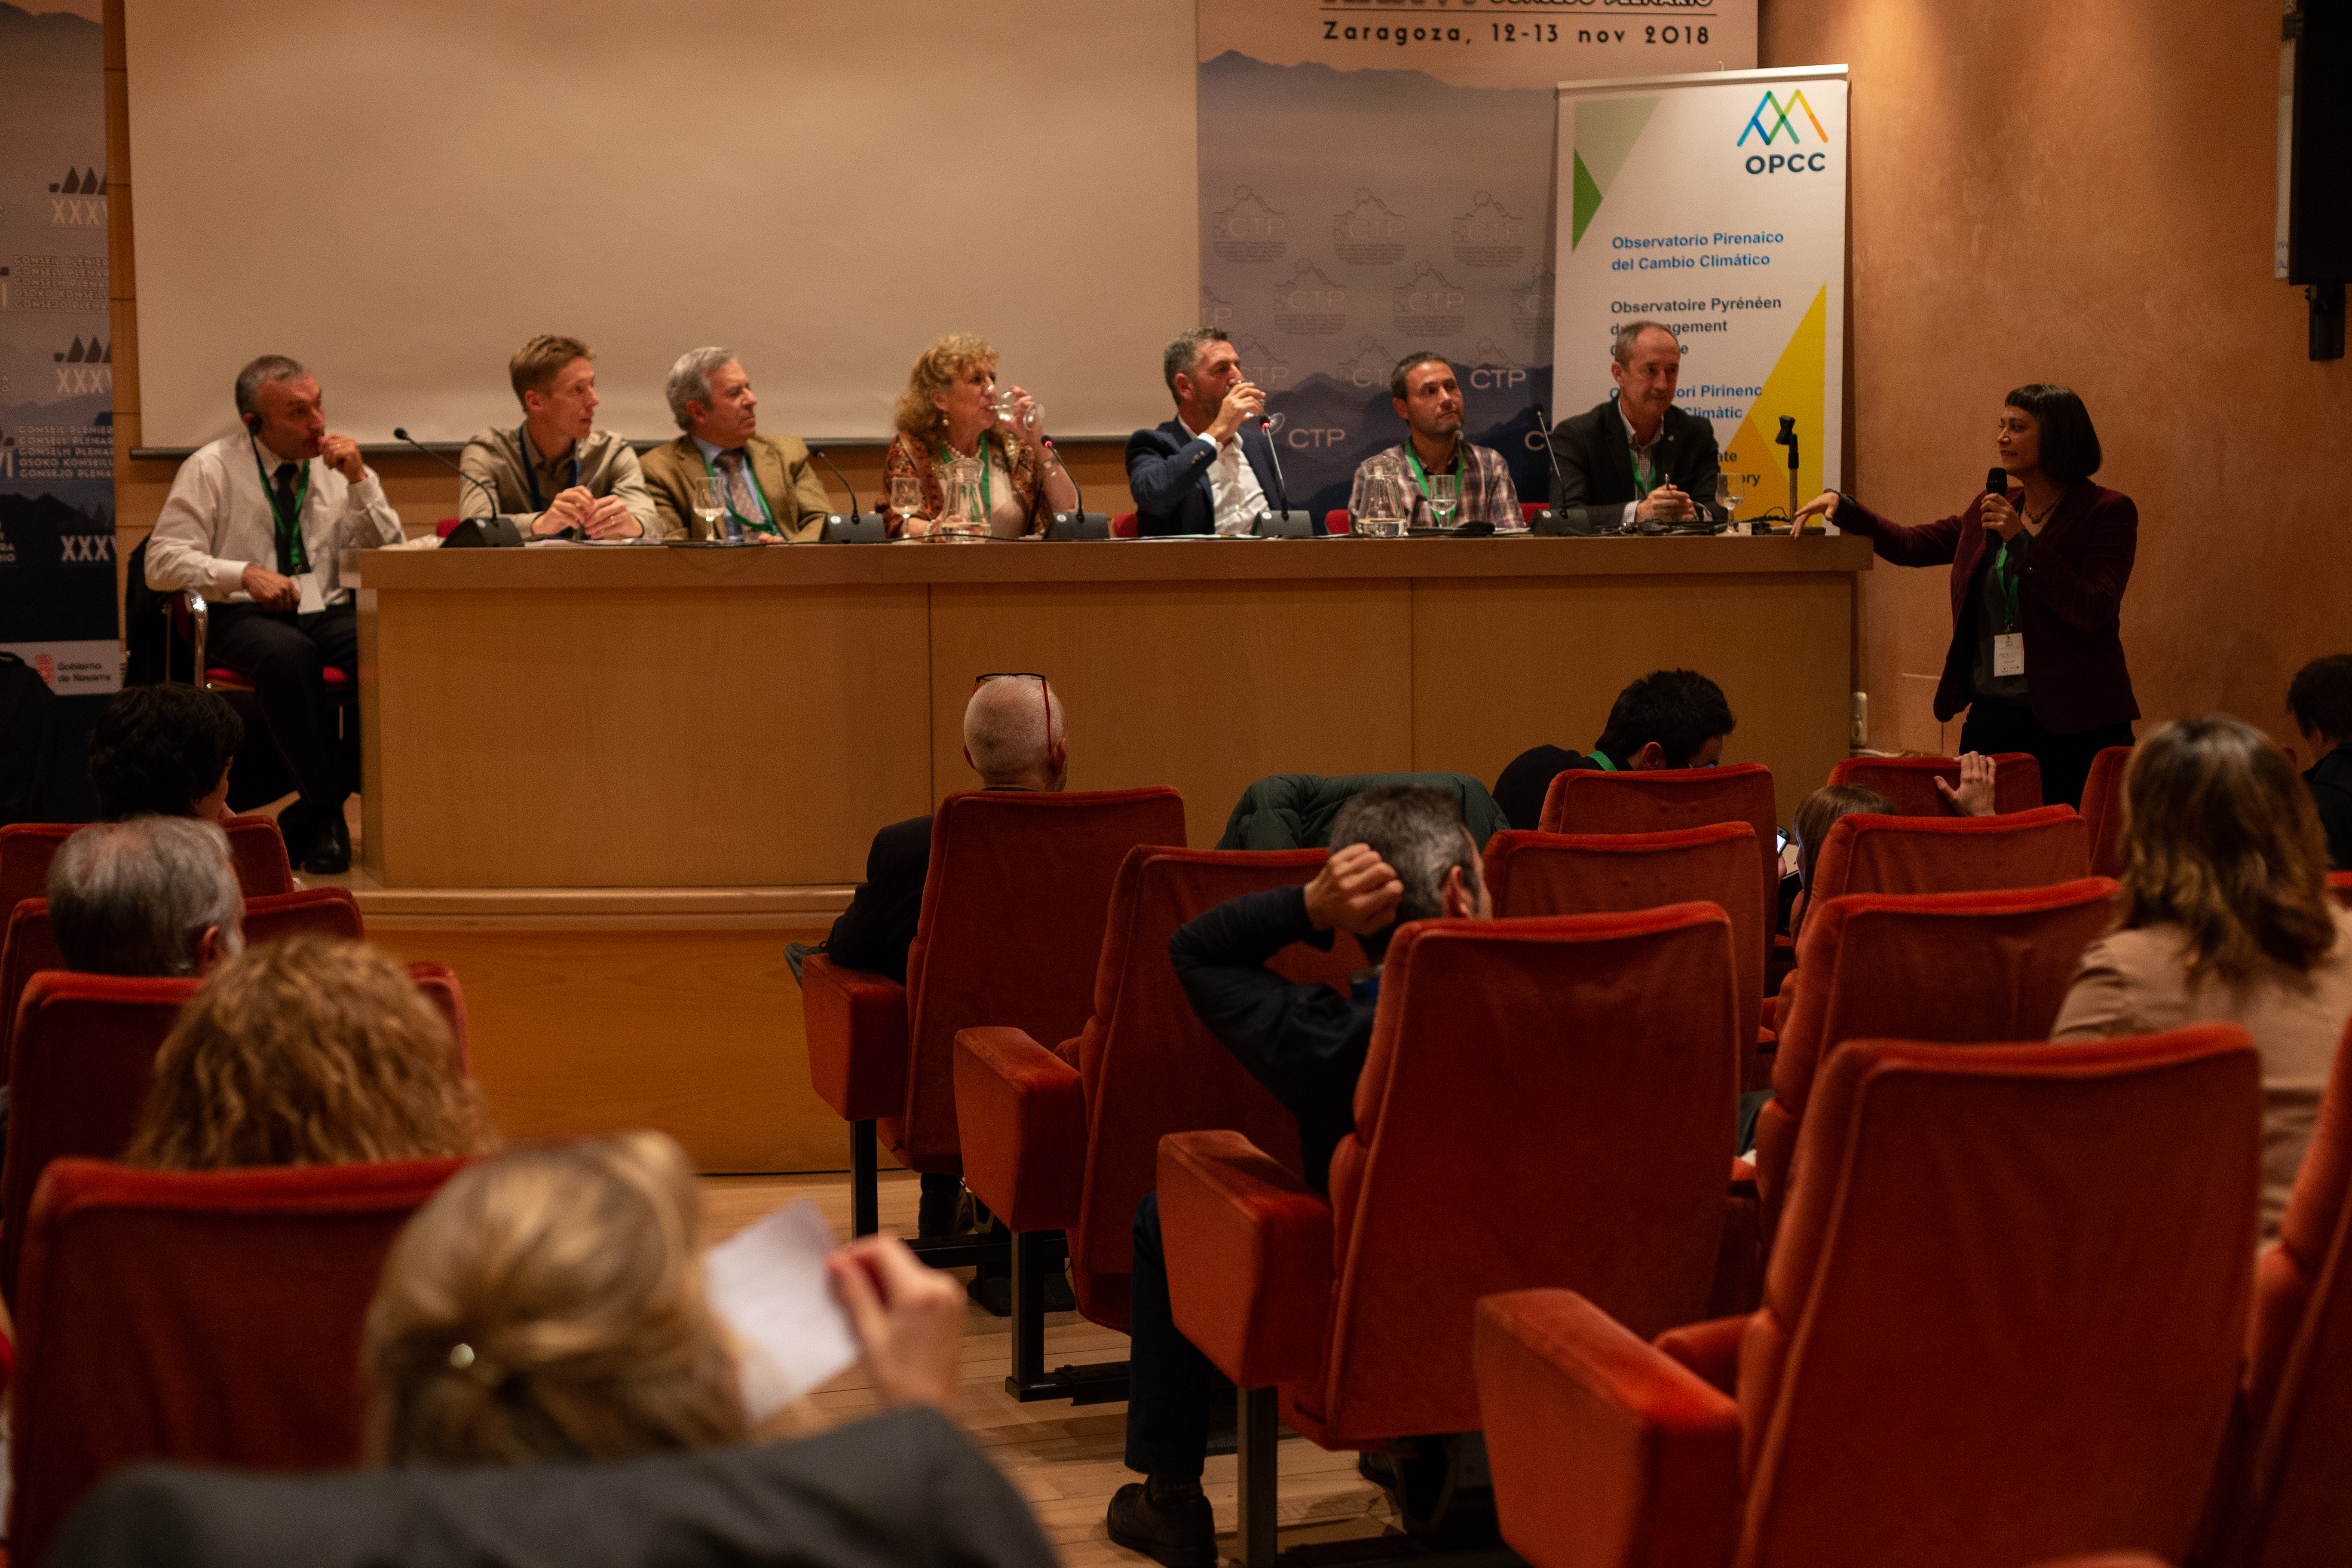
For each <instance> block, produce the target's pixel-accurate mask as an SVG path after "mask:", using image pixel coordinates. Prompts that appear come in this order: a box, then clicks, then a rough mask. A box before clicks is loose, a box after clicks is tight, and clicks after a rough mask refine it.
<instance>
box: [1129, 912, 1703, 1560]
mask: <svg viewBox="0 0 2352 1568" xmlns="http://www.w3.org/2000/svg"><path fill="white" fill-rule="evenodd" d="M1747 1004H1748V998H1746V997H1743V996H1740V995H1738V993H1737V990H1736V986H1735V984H1734V980H1733V967H1732V956H1731V925H1730V921H1729V919H1728V918H1727V916H1726V915H1725V914H1724V912H1723V911H1722V910H1719V909H1717V908H1716V907H1715V906H1713V905H1711V904H1677V905H1673V906H1670V907H1668V908H1665V909H1661V910H1650V911H1648V912H1646V913H1643V914H1630V915H1628V914H1606V915H1562V916H1557V917H1552V918H1549V919H1540V920H1525V921H1419V922H1415V923H1413V924H1411V925H1407V926H1405V927H1404V928H1403V929H1402V930H1401V931H1399V932H1398V933H1397V935H1396V938H1395V940H1394V942H1392V943H1391V946H1390V949H1389V952H1388V962H1387V966H1386V968H1385V970H1384V971H1383V974H1382V981H1381V998H1380V1009H1379V1013H1378V1015H1377V1017H1376V1019H1375V1022H1374V1024H1373V1028H1372V1039H1371V1048H1370V1055H1369V1057H1368V1058H1367V1060H1366V1061H1365V1064H1364V1069H1363V1074H1362V1077H1361V1078H1360V1079H1359V1081H1358V1083H1357V1087H1356V1098H1355V1122H1356V1131H1354V1132H1353V1133H1352V1134H1350V1135H1349V1137H1347V1138H1344V1139H1342V1140H1341V1141H1340V1142H1339V1149H1338V1152H1336V1154H1335V1155H1334V1156H1333V1159H1332V1163H1331V1190H1330V1194H1329V1195H1328V1198H1327V1197H1326V1196H1324V1195H1323V1194H1318V1193H1316V1192H1315V1191H1313V1190H1312V1189H1311V1188H1309V1187H1307V1185H1306V1184H1304V1183H1302V1182H1301V1181H1299V1180H1298V1178H1297V1176H1296V1175H1294V1174H1292V1173H1290V1172H1289V1171H1287V1170H1286V1169H1284V1167H1283V1166H1282V1164H1281V1163H1280V1162H1279V1161H1277V1160H1276V1159H1275V1158H1273V1157H1272V1156H1271V1155H1269V1154H1268V1153H1266V1152H1263V1151H1261V1150H1260V1149H1258V1148H1256V1147H1255V1146H1254V1145H1253V1144H1252V1143H1251V1142H1250V1141H1249V1139H1247V1138H1246V1137H1244V1136H1243V1135H1242V1134H1240V1133H1238V1132H1231V1131H1225V1132H1183V1133H1177V1134H1174V1135H1172V1136H1170V1137H1167V1138H1164V1139H1162V1140H1161V1141H1160V1183H1159V1196H1160V1223H1161V1226H1162V1228H1163V1231H1164V1234H1165V1237H1166V1243H1167V1257H1168V1272H1169V1289H1170V1292H1171V1302H1172V1305H1173V1308H1174V1312H1175V1320H1176V1326H1177V1328H1179V1329H1180V1330H1181V1331H1183V1333H1184V1336H1185V1337H1186V1338H1187V1339H1189V1340H1191V1341H1192V1343H1194V1344H1195V1345H1197V1346H1199V1347H1200V1349H1201V1350H1202V1352H1203V1353H1204V1354H1205V1355H1207V1356H1208V1358H1209V1359H1210V1360H1211V1361H1212V1362H1213V1363H1216V1365H1217V1366H1218V1367H1219V1368H1220V1369H1222V1370H1223V1372H1224V1373H1225V1374H1226V1375H1227V1376H1229V1377H1231V1378H1232V1379H1233V1380H1234V1383H1235V1384H1237V1385H1238V1386H1239V1387H1240V1388H1242V1389H1243V1390H1244V1391H1245V1392H1244V1395H1243V1397H1244V1401H1245V1407H1244V1412H1243V1417H1244V1418H1243V1420H1242V1421H1241V1423H1240V1427H1241V1434H1242V1435H1241V1443H1242V1454H1241V1468H1242V1474H1243V1488H1244V1491H1243V1496H1244V1517H1243V1520H1242V1538H1243V1542H1244V1561H1245V1562H1246V1563H1249V1564H1251V1565H1252V1568H1257V1565H1259V1564H1262V1563H1270V1562H1271V1556H1272V1547H1273V1536H1274V1488H1273V1479H1274V1474H1273V1472H1274V1452H1273V1447H1274V1445H1273V1444H1272V1442H1271V1441H1267V1440H1265V1439H1267V1438H1270V1437H1271V1436H1272V1431H1271V1418H1272V1407H1273V1405H1274V1402H1275V1398H1276V1393H1277V1391H1278V1394H1279V1402H1280V1410H1281V1415H1282V1418H1283V1419H1284V1420H1285V1421H1286V1422H1287V1423H1288V1424H1289V1425H1290V1426H1293V1427H1295V1428H1297V1430H1298V1431H1300V1432H1302V1433H1304V1434H1305V1435H1306V1436H1308V1437H1310V1438H1312V1439H1313V1440H1314V1441H1315V1442H1316V1443H1318V1445H1320V1446H1322V1447H1327V1448H1364V1447H1380V1446H1381V1444H1382V1443H1383V1442H1385V1441H1386V1440H1387V1439H1389V1438H1392V1437H1398V1436H1405V1435H1408V1434H1416V1433H1433V1432H1461V1431H1468V1430H1474V1429H1475V1428H1476V1427H1477V1426H1479V1425H1480V1421H1479V1415H1478V1407H1477V1398H1476V1390H1475V1386H1474V1384H1473V1383H1472V1381H1471V1375H1470V1326H1471V1318H1472V1307H1473V1304H1474V1303H1475V1301H1476V1300H1477V1299H1478V1298H1479V1297H1481V1296H1486V1295H1491V1294H1493V1293H1495V1292H1496V1291H1498V1290H1503V1289H1520V1288H1525V1287H1528V1286H1533V1285H1538V1284H1541V1285H1561V1286H1570V1287H1573V1288H1575V1289H1582V1290H1586V1291H1588V1292H1590V1293H1591V1295H1592V1296H1593V1297H1594V1298H1595V1299H1597V1300H1600V1301H1601V1302H1602V1303H1603V1304H1604V1310H1607V1311H1609V1312H1611V1313H1612V1314H1614V1315H1615V1316H1617V1317H1618V1318H1620V1319H1622V1320H1623V1321H1627V1322H1629V1323H1633V1324H1634V1325H1636V1326H1637V1327H1638V1328H1639V1329H1640V1331H1642V1332H1643V1333H1645V1334H1647V1333H1656V1332H1658V1331H1661V1330H1663V1329H1665V1328H1668V1327H1671V1326H1673V1325H1675V1324H1676V1323H1682V1322H1688V1321H1692V1320H1693V1319H1695V1318H1696V1317H1697V1316H1699V1315H1700V1314H1701V1313H1702V1312H1703V1311H1704V1310H1706V1302H1707V1299H1708V1293H1709V1290H1710V1289H1711V1287H1712V1284H1713V1280H1714V1275H1715V1269H1716V1259H1717V1242H1718V1240H1719V1239H1720V1237H1721V1234H1722V1229H1723V1217H1724V1208H1725V1202H1724V1188H1723V1182H1724V1164H1725V1156H1726V1151H1727V1149H1728V1148H1729V1147H1730V1136H1731V1131H1732V1124H1733V1121H1734V1117H1735V1104H1736V1100H1737V1090H1738V1068H1739V1057H1740V1049H1741V1047H1742V1044H1743V1037H1742V1030H1741V1026H1742V1024H1743V1023H1745V1021H1746V1013H1747Z"/></svg>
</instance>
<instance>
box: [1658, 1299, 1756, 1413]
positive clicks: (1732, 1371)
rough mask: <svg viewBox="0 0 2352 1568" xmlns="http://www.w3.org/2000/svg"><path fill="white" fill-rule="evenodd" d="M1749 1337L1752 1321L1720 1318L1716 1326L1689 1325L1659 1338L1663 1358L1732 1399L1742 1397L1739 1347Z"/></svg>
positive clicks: (1739, 1318)
mask: <svg viewBox="0 0 2352 1568" xmlns="http://www.w3.org/2000/svg"><path fill="white" fill-rule="evenodd" d="M1747 1337H1748V1319H1747V1317H1746V1316H1745V1315H1744V1314H1743V1315H1742V1316H1739V1317H1737V1318H1717V1319H1716V1320H1714V1321H1712V1322H1706V1323H1685V1325H1684V1326H1683V1327H1681V1328H1679V1329H1668V1330H1667V1331H1665V1332H1664V1333H1663V1334H1660V1335H1659V1336H1658V1338H1657V1342H1656V1343H1657V1347H1658V1351H1659V1352H1660V1353H1661V1354H1663V1355H1664V1356H1666V1357H1667V1358H1668V1359H1670V1360H1672V1361H1674V1362H1675V1363H1677V1364H1679V1365H1682V1366H1686V1367H1688V1368H1690V1370H1691V1371H1692V1372H1694V1373H1697V1374H1698V1376H1699V1377H1700V1378H1701V1379H1702V1380H1703V1381H1705V1382H1706V1384H1707V1385H1708V1386H1709V1387H1711V1388H1713V1389H1715V1391H1716V1392H1717V1393H1718V1394H1724V1395H1726V1396H1727V1397H1728V1398H1734V1399H1736V1398H1738V1396H1739V1346H1740V1343H1741V1342H1742V1341H1744V1340H1745V1339H1747Z"/></svg>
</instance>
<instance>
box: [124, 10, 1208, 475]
mask: <svg viewBox="0 0 2352 1568" xmlns="http://www.w3.org/2000/svg"><path fill="white" fill-rule="evenodd" d="M126 12H127V15H126V26H125V35H126V36H125V41H126V44H127V46H128V49H129V62H128V63H129V89H130V92H129V96H130V109H131V175H132V187H131V188H132V193H133V197H134V203H135V205H134V207H133V212H132V221H133V225H134V244H135V247H136V252H135V255H136V264H137V298H138V311H139V344H138V346H139V377H140V388H139V391H140V400H141V410H142V416H143V420H142V426H143V427H142V445H143V446H145V447H163V448H170V447H193V446H196V445H199V444H201V443H203V442H205V441H208V440H211V439H213V438H214V437H217V436H220V435H224V434H226V433H227V432H228V431H230V430H232V429H234V428H235V426H236V418H235V412H234V409H233V408H232V406H231V403H230V384H231V383H232V381H233V380H234V378H235V376H236V368H237V367H238V366H239V365H240V364H242V363H245V361H247V359H250V358H251V357H252V356H254V355H255V354H257V353H290V354H293V355H295V356H297V357H298V358H300V359H302V360H303V361H305V362H306V363H308V364H309V365H310V367H311V368H312V370H314V371H315V372H316V373H317V374H318V375H319V378H320V383H321V384H322V385H323V386H324V388H325V390H326V395H327V412H328V417H329V422H330V424H331V426H333V427H334V428H336V429H338V430H341V431H344V432H345V433H347V434H350V435H352V436H354V437H358V438H359V439H360V440H361V441H362V442H365V443H369V444H376V443H382V442H386V441H389V440H390V439H391V432H392V428H393V426H395V425H405V426H407V427H408V428H409V430H410V432H411V433H412V434H413V435H415V436H417V437H422V438H423V439H425V440H426V441H428V442H441V441H457V440H462V439H464V438H465V437H466V436H467V435H468V434H470V433H471V432H472V431H474V430H476V429H478V428H479V427H481V426H484V425H486V424H490V423H493V422H511V421H512V420H513V419H514V418H515V417H516V416H517V413H518V410H517V408H516V406H515V402H514V397H513V395H512V393H511V392H510V391H509V388H508V385H507V374H506V363H507V359H508V357H509V355H510V354H511V353H513V352H514V351H515V350H516V349H517V348H519V347H520V345H521V344H522V342H524V341H525V340H526V339H528V338H529V337H530V336H531V335H532V334H533V333H536V332H542V331H553V332H568V333H571V334H572V335H573V336H576V337H579V338H582V339H584V340H585V341H586V342H588V343H589V344H591V345H592V346H593V348H594V349H595V351H596V356H597V389H598V391H599V393H600V395H602V397H603V399H604V406H603V408H602V410H601V411H600V412H599V414H598V416H597V417H598V421H599V423H600V424H602V425H604V426H607V427H609V428H611V429H614V430H617V431H619V432H621V433H622V434H624V435H626V436H630V437H637V438H641V439H651V438H659V437H667V436H670V435H673V434H675V433H676V426H675V424H674V423H673V421H672V420H671V418H670V416H669V413H668V409H667V405H666V404H665V403H664V401H663V398H662V390H661V387H662V380H663V377H664V375H665V374H667V371H668V368H669V365H670V363H671V362H672V361H673V360H675V359H676V358H677V355H678V354H679V353H681V352H683V351H685V350H687V349H689V348H695V347H698V346H701V345H704V344H709V343H723V344H727V345H729V346H730V347H733V348H735V349H736V350H738V351H739V353H740V354H741V355H742V358H743V360H744V363H745V368H746V369H747V370H749V371H750V372H751V378H752V384H753V385H754V387H755V389H756V390H757V391H758V392H759V394H760V396H761V414H760V421H761V427H762V428H764V429H770V430H776V431H786V432H792V433H795V434H800V435H803V436H806V437H810V438H812V439H817V440H854V439H858V438H881V437H887V435H888V434H889V432H890V429H891V418H890V411H891V407H892V405H893V404H894V403H895V401H896V398H897V395H898V391H899V390H900V389H901V388H902V387H903V386H904V385H905V384H906V377H907V371H908V366H909V365H910V364H911V363H913V361H914V358H915V355H916V354H917V353H919V351H920V350H921V349H922V347H923V346H924V345H925V344H926V343H928V342H930V341H932V340H933V339H934V338H936V337H938V336H940V334H942V333H945V332H949V331H975V332H979V333H982V335H984V336H986V337H988V338H989V339H990V340H991V341H992V342H994V343H995V344H996V346H997V348H998V350H999V351H1000V353H1002V355H1003V359H1002V363H1001V367H1000V370H1001V374H1003V376H1005V377H1006V378H1009V379H1011V380H1013V381H1015V382H1018V383H1019V384H1022V385H1023V386H1024V387H1026V388H1027V389H1028V390H1029V391H1030V392H1032V393H1034V395H1036V396H1037V398H1038V399H1039V401H1041V402H1042V403H1043V404H1044V405H1045V410H1046V416H1047V421H1048V424H1049V425H1050V426H1051V427H1052V428H1053V429H1054V430H1055V433H1056V434H1058V435H1062V436H1065V437H1124V436H1125V435H1126V434H1127V433H1128V432H1129V430H1132V429H1134V428H1136V427H1137V426H1141V425H1150V424H1156V423H1157V422H1159V421H1160V420H1161V419H1164V418H1165V417H1167V414H1168V397H1167V393H1166V391H1165V389H1164V387H1163V386H1162V385H1161V383H1160V350H1161V349H1162V347H1163V346H1164V345H1165V344H1166V342H1167V341H1168V339H1169V338H1171V336H1173V335H1174V334H1175V333H1177V332H1179V331H1182V330H1183V329H1185V328H1186V327H1188V326H1190V325H1192V324H1193V322H1194V321H1196V320H1197V318H1198V313H1199V300H1200V294H1199V278H1200V257H1199V239H1198V228H1197V218H1196V216H1195V215H1196V214H1197V212H1198V207H1199V203H1198V195H1197V191H1196V189H1195V184H1196V182H1195V173H1194V171H1195V167H1196V156H1195V151H1194V147H1195V134H1194V122H1195V115H1194V107H1193V104H1194V93H1193V72H1194V65H1193V22H1192V4H1191V0H1078V3H1076V4H1069V3H1062V4H1055V3H1053V0H981V3H979V4H971V3H969V0H967V3H964V4H954V3H951V0H891V3H890V4H887V5H857V4H850V5H811V4H806V3H803V0H784V3H778V4H762V3H760V0H709V3H705V4H697V5H665V4H660V3H658V0H638V3H635V4H623V3H621V0H570V3H569V4H564V5H546V4H520V3H512V0H468V3H460V0H397V3H392V4H387V3H384V0H372V3H358V0H328V3H325V4H319V5H299V6H294V7H287V6H256V5H250V4H243V3H238V0H127V5H126Z"/></svg>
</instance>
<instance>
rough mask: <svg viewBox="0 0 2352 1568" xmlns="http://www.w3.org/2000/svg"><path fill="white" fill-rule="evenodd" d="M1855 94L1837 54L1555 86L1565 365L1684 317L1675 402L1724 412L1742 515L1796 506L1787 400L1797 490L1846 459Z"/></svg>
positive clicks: (1835, 472)
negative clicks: (1649, 326)
mask: <svg viewBox="0 0 2352 1568" xmlns="http://www.w3.org/2000/svg"><path fill="white" fill-rule="evenodd" d="M1845 110H1846V72H1845V68H1844V67H1843V66H1815V67H1809V68H1803V69H1792V70H1785V71H1722V72H1716V73H1710V74H1706V75H1701V76H1683V77H1664V78H1653V79H1644V80H1638V81H1585V82H1563V83H1561V84H1560V88H1559V198H1558V224H1559V242H1558V243H1559V249H1558V252H1557V254H1558V257H1559V263H1558V265H1559V294H1558V298H1557V302H1556V306H1555V309H1556V311H1557V314H1556V316H1555V318H1554V327H1553V339H1552V363H1553V366H1554V370H1555V374H1557V375H1558V376H1559V378H1560V379H1561V381H1562V383H1563V384H1570V382H1571V381H1572V378H1573V373H1574V370H1575V368H1576V367H1579V366H1583V365H1588V364H1589V365H1591V366H1594V367H1597V368H1600V369H1601V370H1603V371H1604V372H1605V369H1606V365H1607V360H1608V354H1609V348H1610V342H1611V339H1612V334H1614V332H1615V331H1616V330H1617V329H1618V328H1619V327H1620V326H1622V325H1623V324H1624V323H1625V322H1627V321H1637V320H1640V319H1642V318H1643V317H1648V318H1650V319H1651V320H1654V321H1663V322H1664V323H1666V324H1667V325H1668V326H1670V327H1672V328H1673V329H1674V331H1675V336H1676V337H1677V338H1679V339H1680V340H1681V342H1682V346H1683V361H1682V381H1681V385H1680V388H1679V390H1678V391H1677V392H1676V394H1675V403H1676V404H1677V405H1680V406H1681V407H1683V408H1684V409H1685V410H1687V411H1688V412H1690V413H1693V414H1696V415H1698V416H1700V417H1702V418H1705V419H1707V420H1710V421H1712V422H1713V423H1714V425H1715V437H1716V444H1717V448H1718V449H1719V450H1720V451H1722V452H1723V453H1724V454H1725V455H1726V456H1727V458H1730V459H1732V466H1733V467H1734V468H1736V470H1737V471H1738V472H1739V473H1740V474H1741V475H1742V476H1743V477H1744V479H1745V480H1746V484H1745V490H1746V495H1747V499H1746V500H1744V501H1743V502H1742V504H1741V506H1740V509H1739V515H1740V516H1742V517H1749V518H1752V517H1755V516H1758V515H1759V514H1761V513H1762V512H1763V511H1764V510H1766V509H1768V508H1770V507H1784V506H1786V505H1787V502H1788V496H1789V484H1788V468H1787V461H1788V458H1787V448H1786V447H1780V446H1777V445H1775V444H1774V439H1773V438H1774V437H1775V436H1777V435H1778V434H1779V432H1780V420H1781V418H1782V417H1784V416H1786V417H1789V418H1792V419H1794V420H1795V422H1796V423H1795V431H1796V436H1797V448H1798V455H1799V464H1798V469H1797V493H1798V494H1799V495H1800V496H1801V497H1804V498H1806V499H1808V500H1810V499H1811V497H1813V496H1815V495H1817V494H1819V493H1820V492H1821V491H1822V489H1824V488H1825V485H1824V480H1823V476H1824V475H1826V476H1828V482H1829V483H1832V484H1833V483H1835V482H1836V479H1837V478H1838V476H1839V474H1840V472H1841V469H1842V462H1841V459H1842V457H1843V454H1842V453H1841V451H1840V449H1839V431H1840V429H1841V427H1842V426H1843V410H1844V396H1845V388H1844V384H1843V377H1842V375H1841V374H1840V372H1841V366H1842V364H1843V338H1844V332H1843V323H1844V320H1845V298H1844V278H1845V183H1846V133H1845V130H1846V112H1845ZM1577 412H1579V410H1578V409H1577V408H1576V407H1575V406H1572V405H1570V404H1569V403H1568V400H1567V399H1566V398H1565V397H1563V398H1562V399H1561V408H1560V410H1559V413H1560V416H1567V415H1570V414H1574V413H1577Z"/></svg>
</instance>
